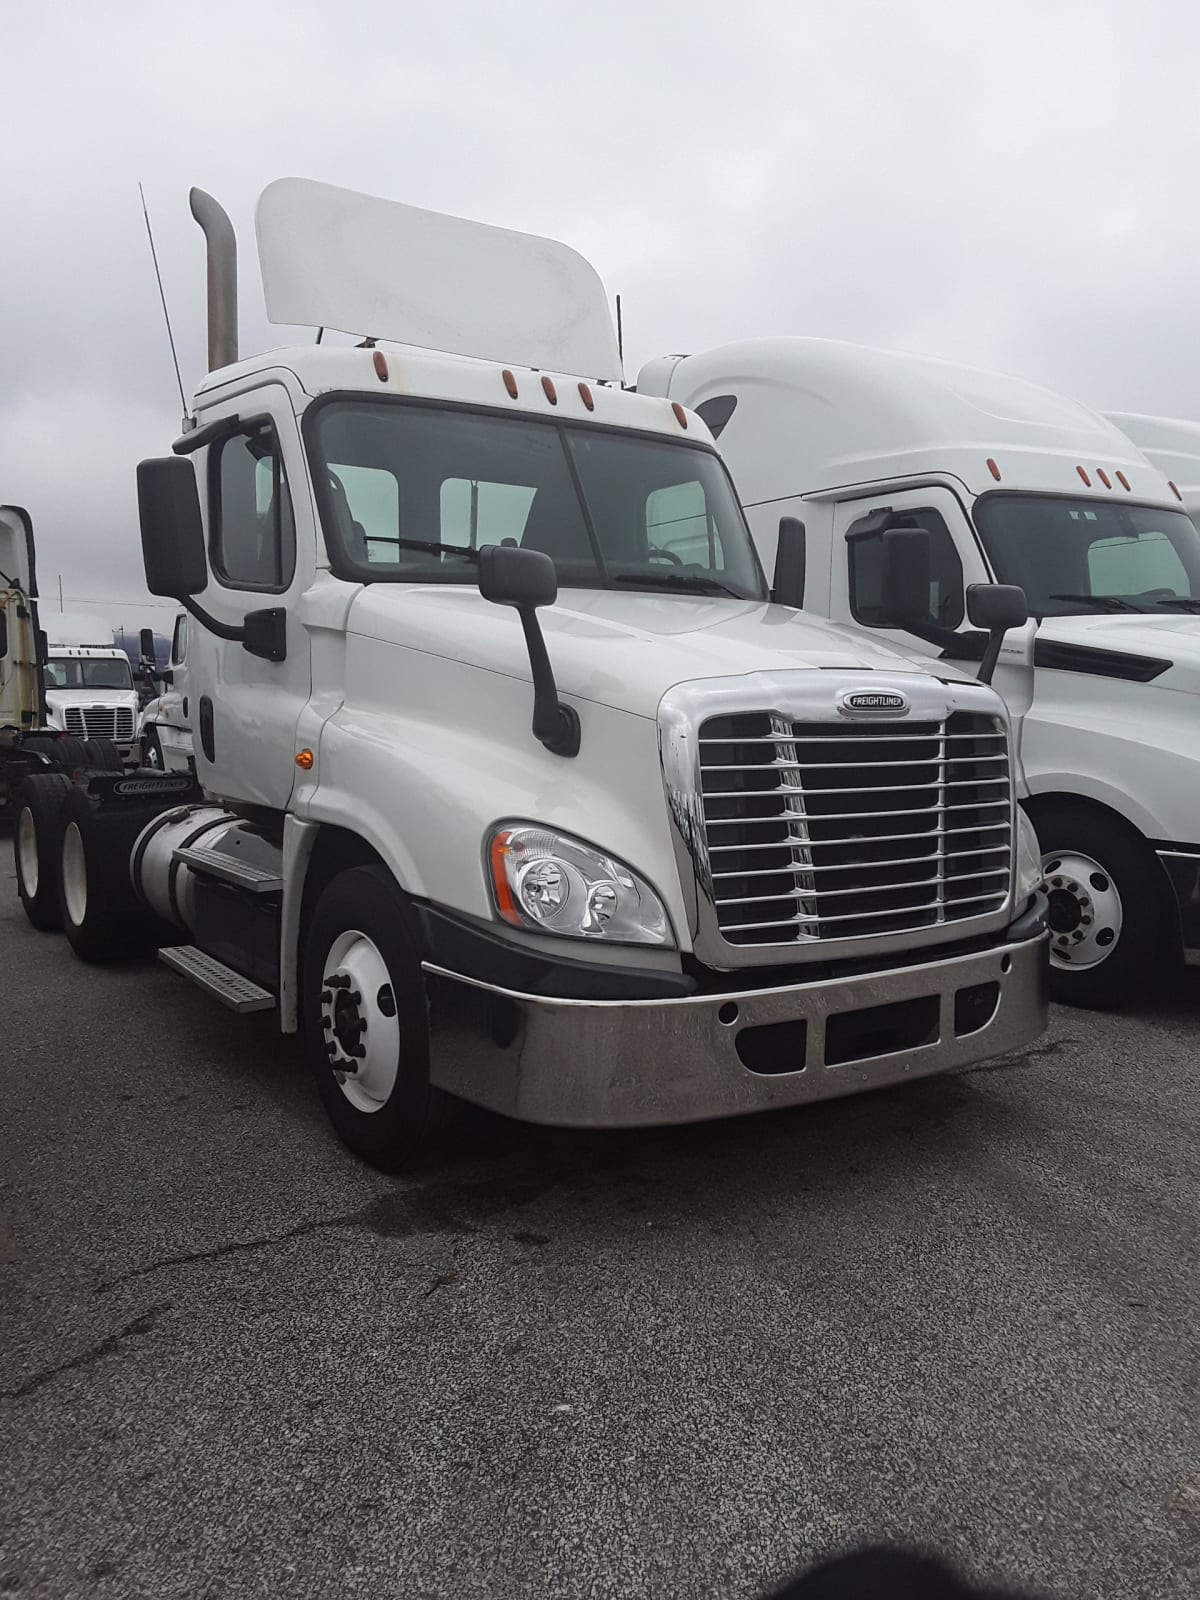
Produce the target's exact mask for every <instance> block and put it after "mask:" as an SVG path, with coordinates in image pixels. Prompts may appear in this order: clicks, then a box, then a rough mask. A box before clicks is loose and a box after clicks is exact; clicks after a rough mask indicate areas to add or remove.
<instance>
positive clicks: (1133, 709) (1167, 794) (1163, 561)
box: [637, 338, 1200, 1007]
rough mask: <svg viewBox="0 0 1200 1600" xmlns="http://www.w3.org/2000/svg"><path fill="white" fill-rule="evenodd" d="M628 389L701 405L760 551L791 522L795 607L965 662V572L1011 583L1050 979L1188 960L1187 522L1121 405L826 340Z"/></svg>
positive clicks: (1083, 999) (1196, 674)
mask: <svg viewBox="0 0 1200 1600" xmlns="http://www.w3.org/2000/svg"><path fill="white" fill-rule="evenodd" d="M637 387H638V390H639V392H641V393H643V394H654V395H658V396H663V397H667V398H670V399H672V400H675V401H678V402H679V403H680V404H683V405H685V406H688V407H693V408H695V409H696V410H698V411H699V413H700V415H701V416H703V417H704V418H705V419H706V421H707V422H708V423H709V425H710V427H711V428H712V431H713V433H714V435H716V436H717V437H718V438H719V441H720V448H721V450H722V453H723V454H724V456H725V459H726V461H727V463H728V465H729V468H730V471H731V472H732V474H733V477H734V480H735V482H736V485H737V488H738V492H739V494H740V496H741V499H742V502H743V504H744V506H745V509H746V513H747V516H748V519H749V522H750V527H751V530H752V532H753V534H754V538H755V542H756V544H757V545H758V548H759V552H760V554H761V555H762V557H763V559H764V561H767V562H769V561H770V560H771V558H772V556H773V553H774V551H775V547H776V541H777V538H778V530H779V528H780V526H781V519H785V520H786V519H796V520H799V521H802V522H803V525H804V530H805V535H804V537H805V544H806V554H807V581H806V583H805V587H804V605H805V608H806V609H807V610H810V611H812V612H816V613H818V614H821V615H824V616H827V617H830V618H834V619H836V620H839V621H844V622H849V623H854V624H855V625H857V626H859V627H863V628H869V629H874V630H879V631H880V632H881V633H882V634H883V636H884V637H886V638H889V639H892V640H894V641H896V642H898V643H900V644H901V645H902V646H903V647H904V648H906V649H909V650H916V651H919V652H924V653H925V654H926V656H927V658H928V659H930V660H931V661H933V662H943V661H952V662H953V661H958V662H964V661H967V660H970V659H973V658H974V657H977V656H978V653H979V651H980V650H981V649H982V648H983V641H982V639H981V637H980V635H979V633H978V631H977V630H976V629H974V628H973V627H972V626H971V622H970V619H969V617H968V614H967V603H966V596H967V594H968V593H969V590H970V586H971V585H972V584H975V583H983V582H988V581H1000V582H1003V583H1011V584H1019V585H1020V586H1021V587H1022V588H1023V589H1024V590H1025V592H1026V595H1027V597H1028V601H1029V606H1030V610H1031V612H1032V613H1033V616H1034V618H1035V619H1036V637H1035V638H1033V639H1032V640H1030V639H1024V640H1017V639H1016V638H1014V639H1013V640H1011V641H1010V646H1009V650H1010V652H1011V654H1012V656H1013V658H1014V661H1017V660H1018V658H1021V659H1020V662H1019V663H1018V664H1017V665H1016V666H1013V667H1009V666H1006V665H1005V664H1004V662H1003V661H1002V664H1001V668H1000V671H999V672H998V674H997V678H996V682H997V687H998V688H1000V689H1001V690H1002V692H1004V693H1005V695H1006V696H1007V698H1008V700H1009V704H1010V708H1011V709H1012V710H1013V712H1014V713H1015V714H1020V715H1021V716H1022V717H1023V731H1022V755H1023V758H1024V766H1025V773H1026V777H1027V779H1028V784H1029V791H1030V792H1029V796H1028V799H1027V805H1028V810H1029V813H1030V815H1031V816H1032V817H1033V818H1034V820H1035V822H1036V824H1037V828H1038V832H1039V835H1040V837H1041V844H1042V851H1043V861H1044V867H1045V880H1044V884H1043V888H1044V890H1045V892H1046V894H1047V895H1048V898H1049V906H1050V921H1051V947H1050V948H1051V993H1052V995H1053V996H1054V997H1055V998H1058V999H1061V1000H1064V1001H1069V1002H1071V1003H1076V1004H1082V1005H1087V1006H1095V1007H1115V1006H1121V1005H1125V1004H1127V1003H1129V1002H1131V1001H1135V1000H1137V999H1138V998H1139V997H1140V996H1142V995H1143V994H1144V993H1145V992H1146V990H1147V989H1148V987H1149V986H1150V985H1151V984H1152V982H1153V980H1154V979H1155V978H1156V976H1157V975H1158V974H1159V973H1161V972H1162V971H1163V970H1165V969H1167V968H1168V967H1169V966H1170V965H1171V964H1172V962H1177V961H1178V959H1179V955H1180V953H1181V952H1182V953H1183V954H1184V956H1185V957H1186V959H1187V960H1188V961H1189V962H1192V963H1197V962H1200V811H1198V809H1197V804H1196V799H1197V795H1198V794H1200V731H1198V730H1200V723H1198V720H1197V694H1198V692H1200V536H1198V535H1197V532H1196V529H1195V528H1194V527H1193V525H1192V523H1191V522H1190V521H1189V519H1188V517H1187V516H1186V515H1185V514H1184V512H1185V506H1184V499H1185V495H1184V492H1183V490H1182V489H1180V487H1179V485H1178V484H1176V483H1171V484H1168V482H1167V480H1166V478H1165V477H1164V476H1163V475H1162V473H1161V472H1159V471H1158V470H1156V468H1155V467H1154V466H1152V465H1151V463H1150V462H1148V461H1147V460H1146V457H1145V456H1144V455H1143V454H1141V453H1140V452H1139V450H1138V449H1137V448H1135V445H1134V443H1131V438H1132V439H1133V440H1135V441H1137V442H1138V443H1143V444H1146V445H1148V444H1149V443H1150V440H1149V439H1148V438H1146V437H1145V435H1144V434H1143V435H1142V436H1141V437H1139V432H1138V431H1137V430H1136V429H1134V428H1133V426H1132V423H1133V421H1134V420H1135V419H1131V418H1118V419H1117V421H1118V422H1119V423H1120V427H1121V428H1122V429H1124V430H1125V432H1122V431H1119V429H1118V427H1116V426H1114V424H1113V422H1111V421H1107V420H1105V419H1104V418H1102V417H1100V416H1098V415H1097V414H1096V413H1095V412H1092V411H1089V410H1088V409H1086V408H1085V407H1084V406H1081V405H1078V404H1076V403H1075V402H1074V401H1072V400H1068V399H1065V398H1063V397H1062V396H1060V395H1057V394H1054V393H1051V392H1050V391H1048V390H1046V389H1043V388H1040V387H1038V386H1037V385H1035V384H1031V383H1026V382H1023V381H1022V380H1020V379H1016V378H1010V377H1005V376H1002V375H1000V374H997V373H992V372H981V371H975V370H972V369H969V368H966V367H961V366H956V365H953V364H951V363H949V362H944V361H936V360H929V359H925V358H921V357H917V356H909V355H901V354H897V353H895V352H892V351H886V350H872V349H865V348H863V347H860V346H857V345H852V344H842V343H839V342H835V341H832V340H824V339H806V338H772V339H756V340H750V341H746V342H744V343H740V344H734V345H729V346H727V347H725V348H722V349H717V350H711V351H708V352H706V353H704V354H701V355H693V356H669V357H665V358H663V359H661V360H658V361H655V362H652V363H651V364H650V365H649V366H648V367H647V368H646V369H645V370H644V371H643V372H642V374H641V375H640V377H639V380H638V385H637ZM1198 432H1200V430H1198ZM1126 434H1129V435H1130V437H1126ZM1192 448H1193V451H1196V450H1197V446H1196V444H1195V442H1193V445H1192ZM1165 464H1166V463H1164V465H1165ZM1195 464H1196V463H1195V462H1194V463H1193V465H1195ZM1191 482H1192V483H1200V474H1196V473H1193V475H1192V478H1191ZM1193 492H1194V491H1193ZM905 530H908V532H907V533H905ZM912 530H923V531H924V534H925V539H924V541H923V543H924V549H923V552H922V553H921V554H920V556H919V559H920V560H921V561H923V562H924V575H923V579H922V582H923V584H924V588H925V594H926V599H925V602H924V604H923V605H922V606H921V607H920V612H919V614H918V615H915V616H911V617H909V618H908V619H907V620H905V621H901V620H900V619H898V618H897V617H896V615H895V613H894V608H889V605H888V601H887V597H886V595H884V594H882V593H881V589H880V578H881V573H882V571H883V567H884V563H885V560H886V559H887V550H888V547H889V544H890V543H892V542H894V541H895V540H896V539H897V538H901V537H905V538H907V539H908V541H909V549H910V552H911V551H912V550H913V548H914V547H913V543H912ZM912 559H913V560H917V559H918V557H917V556H915V555H914V556H913V557H912ZM1030 645H1031V646H1032V660H1033V664H1034V670H1033V672H1032V674H1030V673H1029V672H1028V671H1026V670H1022V666H1023V660H1024V658H1023V656H1022V652H1023V650H1025V649H1027V648H1028V647H1029V646H1030Z"/></svg>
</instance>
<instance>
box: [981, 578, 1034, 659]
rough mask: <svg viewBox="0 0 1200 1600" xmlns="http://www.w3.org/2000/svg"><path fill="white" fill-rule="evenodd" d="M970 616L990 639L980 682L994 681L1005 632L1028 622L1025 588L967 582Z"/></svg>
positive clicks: (1010, 584) (1003, 584) (1008, 584)
mask: <svg viewBox="0 0 1200 1600" xmlns="http://www.w3.org/2000/svg"><path fill="white" fill-rule="evenodd" d="M967 616H968V618H969V619H970V622H971V625H972V627H975V628H986V629H987V636H988V642H987V646H986V648H985V649H984V652H983V660H982V661H981V662H980V664H979V681H980V683H991V681H992V675H993V674H994V672H995V671H996V663H997V662H998V661H999V659H1000V648H1001V646H1002V645H1003V643H1004V635H1005V634H1006V633H1007V632H1008V630H1009V629H1010V628H1023V627H1024V626H1025V624H1026V623H1027V622H1028V621H1029V602H1028V601H1027V600H1026V598H1025V591H1024V589H1021V588H1018V587H1017V585H1016V584H1015V583H970V584H968V585H967Z"/></svg>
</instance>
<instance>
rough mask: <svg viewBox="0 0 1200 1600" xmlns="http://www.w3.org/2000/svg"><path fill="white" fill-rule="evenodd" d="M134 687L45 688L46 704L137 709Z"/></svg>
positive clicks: (84, 708) (85, 707)
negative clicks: (129, 707) (130, 707)
mask: <svg viewBox="0 0 1200 1600" xmlns="http://www.w3.org/2000/svg"><path fill="white" fill-rule="evenodd" d="M137 703H138V697H137V690H136V689H47V690H46V704H47V705H48V706H59V707H62V708H65V707H67V706H78V707H80V709H81V710H87V709H88V707H89V706H90V707H95V708H99V709H103V710H111V708H112V707H113V706H132V707H133V708H134V710H135V711H136V710H137Z"/></svg>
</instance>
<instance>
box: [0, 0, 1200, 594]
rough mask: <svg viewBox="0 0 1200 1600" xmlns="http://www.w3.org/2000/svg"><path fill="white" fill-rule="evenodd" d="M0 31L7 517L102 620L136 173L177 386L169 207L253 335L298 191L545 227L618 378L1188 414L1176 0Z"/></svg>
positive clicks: (125, 503)
mask: <svg viewBox="0 0 1200 1600" xmlns="http://www.w3.org/2000/svg"><path fill="white" fill-rule="evenodd" d="M4 33H5V47H6V48H5V54H6V70H5V113H6V125H7V127H8V128H9V129H15V130H19V137H18V138H16V139H10V138H7V137H6V140H5V142H4V148H3V150H2V151H0V176H2V180H3V195H4V213H5V222H6V231H7V238H8V248H7V250H6V251H5V261H4V270H3V274H2V275H0V329H2V339H0V496H2V497H3V498H4V499H6V500H15V501H18V502H19V503H23V504H25V505H27V506H28V507H29V509H30V510H31V511H32V512H33V514H34V518H35V522H36V525H37V527H38V532H39V544H40V548H41V566H42V575H43V588H44V590H46V591H50V590H51V588H52V587H53V584H54V578H55V575H56V574H57V573H59V572H61V573H62V574H63V585H64V589H65V591H66V592H67V593H68V594H69V595H77V596H79V597H81V598H82V597H86V598H87V599H88V600H89V601H90V600H91V599H93V598H94V597H111V600H112V604H111V605H110V606H109V611H110V614H111V615H112V616H113V619H114V621H126V622H132V623H134V624H136V623H138V622H144V621H147V620H150V619H151V617H152V616H154V615H155V614H154V613H152V612H149V611H147V612H135V611H134V609H133V606H132V604H131V602H133V601H135V600H138V599H141V600H143V601H144V600H146V599H147V598H148V597H147V596H146V595H145V592H144V590H143V588H142V585H141V579H140V558H139V555H138V550H137V535H136V515H135V508H134V495H133V468H134V464H135V462H136V461H137V460H138V459H139V457H140V456H143V455H146V454H152V453H156V452H160V451H162V450H163V449H165V448H166V447H167V445H168V444H169V442H170V440H171V439H172V438H173V437H174V433H175V431H176V428H177V425H178V421H179V417H178V412H179V404H178V398H177V396H175V394H174V378H173V375H172V373H171V368H170V364H169V358H168V353H167V348H166V342H165V338H164V335H163V332H162V327H161V318H160V312H159V308H158V304H157V297H156V291H155V288H154V281H153V276H152V273H151V268H150V262H149V256H148V252H147V249H146V243H145V237H144V232H143V227H142V221H141V213H140V210H139V204H138V198H137V182H138V180H139V179H141V180H142V181H143V182H144V183H145V184H146V189H147V194H148V197H149V200H150V205H151V212H152V216H153V220H154V223H155V228H156V234H157V237H158V243H159V252H160V257H161V260H162V265H163V272H164V277H165V279H166V283H167V289H168V294H169V297H170V300H171V303H172V309H173V312H174V316H175V320H176V331H177V335H178V338H179V344H180V354H181V359H182V361H183V366H184V374H185V382H186V383H187V384H188V385H189V387H190V386H191V385H192V384H194V383H195V382H196V381H197V380H198V378H199V376H200V374H201V372H202V369H203V252H202V243H201V239H200V236H199V233H198V231H197V230H196V229H195V227H194V224H193V223H192V222H191V219H190V217H189V216H188V213H187V189H188V187H189V185H190V184H192V183H199V184H201V185H202V186H203V187H205V188H208V189H210V190H211V191H212V192H213V193H215V194H216V195H217V196H218V198H220V199H221V200H222V202H223V203H224V204H225V205H226V206H227V208H228V209H229V211H230V213H231V215H232V216H233V218H234V221H235V223H236V225H237V228H238V233H239V239H240V241H241V244H242V322H243V343H244V345H245V347H246V348H247V349H251V348H264V347H266V346H267V345H269V344H272V343H279V342H280V341H281V335H280V332H279V330H272V329H269V328H268V327H267V325H266V324H265V322H264V319H263V315H262V309H261V294H260V291H259V285H258V280H257V269H256V263H255V259H254V252H253V205H254V200H255V198H256V197H257V194H258V192H259V191H260V190H261V189H262V187H263V186H264V185H265V184H266V183H267V182H269V181H270V180H271V179H272V178H274V177H278V176H280V175H283V174H299V175H302V176H306V177H315V178H321V179H324V180H326V181H329V182H334V183H341V184H345V185H347V186H348V187H353V188H358V189H363V190H366V191H368V192H372V193H376V194H382V195H388V196H392V197H394V198H397V199H403V200H407V201H410V202H412V203H414V204H417V205H424V206H429V207H432V208H434V209H439V210H446V211H452V212H457V213H460V214H462V215H465V216H473V217H477V218H480V219H481V220H485V221H490V222H497V223H501V224H503V225H506V226H509V227H516V228H525V229H529V230H531V231H535V232H541V233H548V234H552V235H554V236H556V237H559V238H563V239H565V240H567V241H568V242H569V243H571V244H573V245H575V246H576V247H577V248H579V249H581V250H582V251H583V252H584V253H585V254H586V255H588V256H589V257H590V258H591V259H592V260H593V261H594V262H595V263H596V264H597V266H598V267H599V268H600V271H601V273H602V275H603V276H604V278H605V281H606V283H607V284H608V285H609V287H610V289H613V290H620V291H621V293H622V296H623V300H624V305H625V311H626V332H627V359H628V365H629V366H630V368H631V369H632V370H634V371H636V368H637V366H638V365H639V364H640V363H641V362H642V361H643V360H645V359H647V358H648V357H650V356H652V355H655V354H658V353H660V352H661V351H664V350H679V349H683V350H695V349H701V348H704V347H705V346H707V345H711V344H714V343H718V342H720V341H723V340H726V339H731V338H739V337H743V336H747V335H752V334H760V333H771V332H779V333H813V334H821V335H826V336H830V337H836V338H847V339H855V340H860V341H862V342H865V343H878V344H884V345H892V346H897V347H901V348H908V349H916V350H921V351H925V352H928V353H931V354H937V355H944V356H948V357H952V358H954V359H959V360H964V361H969V362H973V363H977V364H980V365H985V366H993V367H997V368H1000V369H1002V370H1008V371H1013V372H1018V373H1021V374H1023V375H1025V376H1028V377H1031V378H1034V379H1037V380H1039V381H1041V382H1044V383H1048V384H1050V385H1051V386H1053V387H1056V388H1059V389H1062V390H1064V391H1065V392H1068V393H1071V394H1074V395H1076V396H1078V397H1079V398H1080V399H1083V400H1085V401H1087V402H1089V403H1091V404H1095V405H1102V406H1112V407H1121V408H1124V409H1134V410H1151V411H1163V412H1167V413H1175V414H1180V415H1192V416H1200V377H1198V376H1197V375H1196V371H1195V363H1194V362H1193V360H1192V359H1191V352H1192V350H1193V349H1194V347H1195V344H1196V332H1197V329H1196V322H1197V316H1198V313H1197V310H1196V309H1195V307H1196V296H1195V293H1194V291H1193V287H1192V276H1193V272H1194V270H1195V269H1194V263H1195V262H1196V260H1197V257H1198V250H1197V245H1198V243H1200V240H1198V238H1197V234H1198V232H1200V219H1198V217H1197V209H1196V207H1195V204H1194V201H1193V195H1192V185H1191V179H1192V174H1193V173H1194V172H1195V171H1196V169H1197V158H1198V157H1200V132H1198V131H1197V123H1196V118H1195V115H1194V111H1193V108H1192V97H1193V92H1194V83H1195V78H1196V68H1197V58H1198V51H1200V15H1198V14H1197V13H1196V8H1195V7H1193V6H1192V5H1190V4H1189V3H1188V0H1157V3H1154V4H1149V5H1146V4H1141V5H1135V4H1134V3H1133V0H1080V3H1075V0H1041V3H1038V4H1033V3H1029V0H1009V3H983V0H911V3H910V4H907V5H903V6H896V5H885V4H873V3H867V0H840V3H839V5H838V6H837V7H836V8H830V7H827V6H824V5H818V4H817V3H815V0H804V3H796V4H786V3H784V0H779V3H775V4H768V3H765V0H743V3H742V4H739V5H737V6H730V5H728V4H727V3H722V4H716V3H711V0H694V3H692V4H688V5H684V4H682V3H679V0H658V3H656V4H653V5H650V4H646V3H645V0H643V3H640V4H637V3H632V0H629V3H627V0H610V3H608V4H593V5H591V6H579V5H567V4H564V3H562V0H509V3H508V4H506V5H504V6H496V5H495V4H485V3H481V0H462V3H459V4H455V5H449V6H447V5H433V4H426V3H424V0H410V3H403V4H402V3H397V0H341V3H339V4H336V5H330V4H328V3H327V0H320V3H317V0H290V3H287V4H284V3H283V0H274V3H271V4H267V3H263V4H260V5H258V6H254V7H248V6H244V5H240V4H237V5H235V4H223V3H220V0H209V3H207V4H206V5H205V6H203V7H197V8H192V9H189V10H178V9H171V10H168V9H167V8H164V7H162V6H159V5H156V4H140V3H129V0H127V3H124V4H120V3H117V4H114V5H111V6H108V7H103V8H101V7H84V6H78V5H75V6H68V5H65V4H58V5H52V4H48V5H45V6H41V7H36V8H33V7H19V8H18V7H17V6H16V5H15V4H12V3H11V0H10V4H9V5H7V6H6V7H5V8H4ZM306 336H307V335H306ZM167 615H168V613H167V612H166V611H163V612H160V613H158V617H159V620H163V619H165V617H166V616H167Z"/></svg>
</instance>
